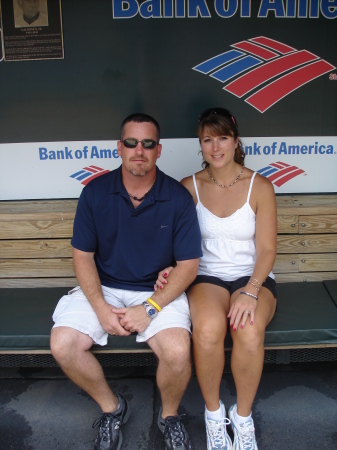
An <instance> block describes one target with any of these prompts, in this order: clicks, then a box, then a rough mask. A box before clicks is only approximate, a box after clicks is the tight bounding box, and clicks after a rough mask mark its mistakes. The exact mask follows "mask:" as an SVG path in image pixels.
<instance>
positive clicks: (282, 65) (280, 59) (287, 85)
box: [193, 36, 336, 113]
mask: <svg viewBox="0 0 337 450" xmlns="http://www.w3.org/2000/svg"><path fill="white" fill-rule="evenodd" d="M231 47H233V49H232V50H229V51H227V52H225V53H221V54H220V55H216V56H214V57H213V58H211V59H208V60H207V61H204V62H202V63H200V64H198V65H197V66H195V67H193V69H194V70H197V71H198V72H201V73H203V74H205V75H209V76H210V77H212V78H215V79H216V80H218V81H220V82H221V83H228V81H229V80H231V81H230V82H229V83H228V84H225V86H224V87H223V89H224V90H225V91H227V92H230V93H231V94H233V95H236V96H237V97H239V98H242V97H244V96H247V97H246V98H245V102H247V103H248V104H249V105H251V106H253V107H254V108H256V109H257V110H258V111H260V112H261V113H264V112H265V111H266V110H267V109H268V108H270V107H271V106H273V105H274V104H275V103H277V102H278V101H280V100H281V99H283V98H284V97H286V96H287V95H289V94H290V93H291V92H293V91H295V90H296V89H298V88H300V87H301V86H303V85H305V84H306V83H309V82H310V81H312V80H314V79H315V78H317V77H319V76H321V75H324V74H325V73H327V72H330V71H331V70H334V69H336V67H335V66H333V65H332V64H330V63H328V62H327V61H324V60H323V59H321V58H320V57H318V56H316V55H314V54H313V53H311V52H309V51H307V50H296V49H295V48H293V47H290V46H289V45H287V44H283V43H282V42H278V41H275V40H274V39H270V38H267V37H263V36H260V37H255V38H251V39H248V40H246V41H241V42H237V43H236V44H232V45H231ZM234 78H235V79H234ZM233 79H234V80H233Z"/></svg>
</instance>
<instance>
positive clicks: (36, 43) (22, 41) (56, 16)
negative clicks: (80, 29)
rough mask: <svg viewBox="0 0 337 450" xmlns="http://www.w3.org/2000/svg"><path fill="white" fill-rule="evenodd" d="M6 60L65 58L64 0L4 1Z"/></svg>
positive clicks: (2, 20) (3, 25)
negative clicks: (62, 3) (62, 8)
mask: <svg viewBox="0 0 337 450" xmlns="http://www.w3.org/2000/svg"><path fill="white" fill-rule="evenodd" d="M0 1H1V24H2V32H3V53H4V60H5V61H23V60H37V59H63V58H64V47H63V30H62V14H61V0H0Z"/></svg>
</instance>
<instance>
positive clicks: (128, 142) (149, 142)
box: [121, 139, 158, 148]
mask: <svg viewBox="0 0 337 450" xmlns="http://www.w3.org/2000/svg"><path fill="white" fill-rule="evenodd" d="M121 142H123V144H124V145H125V147H127V148H136V147H137V145H138V142H140V143H141V144H142V147H143V148H155V147H156V145H158V142H156V141H154V140H153V139H143V140H142V141H139V140H138V139H124V141H121Z"/></svg>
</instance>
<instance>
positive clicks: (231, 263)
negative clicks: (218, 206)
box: [193, 172, 274, 281]
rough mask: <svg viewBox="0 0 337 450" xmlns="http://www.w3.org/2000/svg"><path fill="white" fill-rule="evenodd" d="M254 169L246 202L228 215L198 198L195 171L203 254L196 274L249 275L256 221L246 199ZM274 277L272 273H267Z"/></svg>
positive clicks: (232, 277)
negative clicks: (206, 204) (217, 214)
mask: <svg viewBox="0 0 337 450" xmlns="http://www.w3.org/2000/svg"><path fill="white" fill-rule="evenodd" d="M255 175H256V172H254V173H253V176H252V179H251V182H250V185H249V190H248V195H247V200H246V203H245V204H244V205H243V206H241V208H239V209H237V210H236V211H235V212H234V213H233V214H232V215H231V216H229V217H224V218H221V217H218V216H216V215H214V214H213V213H212V212H211V211H210V210H209V209H207V208H205V206H204V205H203V204H202V203H201V202H200V199H199V193H198V188H197V183H196V181H195V175H193V183H194V189H195V192H196V195H197V200H198V203H197V206H196V209H197V214H198V220H199V225H200V231H201V242H202V251H203V256H202V257H201V258H200V263H199V270H198V275H211V276H214V277H218V278H220V279H222V280H224V281H234V280H236V279H238V278H240V277H243V276H251V275H252V273H253V270H254V266H255V260H256V246H255V221H256V217H255V216H256V215H255V213H254V211H253V210H252V208H251V206H250V204H249V199H250V194H251V191H252V186H253V181H254V178H255ZM269 276H270V277H272V278H274V275H273V273H272V272H271V273H270V274H269Z"/></svg>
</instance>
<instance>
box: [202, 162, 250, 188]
mask: <svg viewBox="0 0 337 450" xmlns="http://www.w3.org/2000/svg"><path fill="white" fill-rule="evenodd" d="M244 168H245V166H242V170H241V172H240V173H239V175H238V176H237V177H236V178H235V180H234V181H233V183H231V184H227V185H225V184H220V183H218V182H217V181H216V179H215V178H213V177H212V175H211V173H210V171H209V167H207V169H206V170H207V173H208V175H209V177H210V179H211V180H212V181H214V183H215V184H217V185H218V186H220V187H222V188H228V187H230V186H233V184H235V183H236V182H237V181H238V179H239V178H240V177H241V175H242V172H243V170H244Z"/></svg>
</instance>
